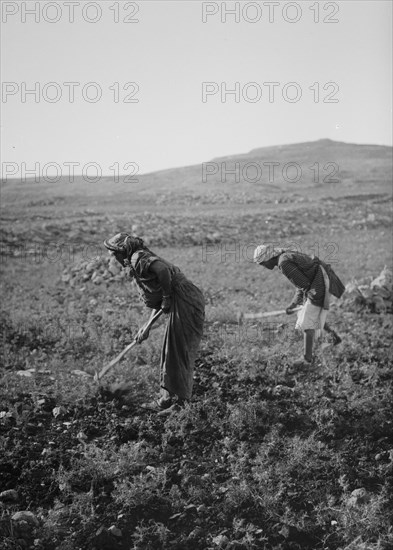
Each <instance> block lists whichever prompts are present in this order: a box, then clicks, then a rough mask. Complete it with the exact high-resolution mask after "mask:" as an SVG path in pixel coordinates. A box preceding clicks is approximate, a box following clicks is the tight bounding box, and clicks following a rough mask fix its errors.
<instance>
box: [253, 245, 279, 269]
mask: <svg viewBox="0 0 393 550" xmlns="http://www.w3.org/2000/svg"><path fill="white" fill-rule="evenodd" d="M283 252H284V249H283V248H274V244H273V243H268V244H266V245H265V244H260V245H259V246H257V247H256V249H255V250H254V262H255V263H256V264H261V263H262V262H268V261H269V260H271V259H272V258H275V257H276V256H279V255H280V254H282V253H283Z"/></svg>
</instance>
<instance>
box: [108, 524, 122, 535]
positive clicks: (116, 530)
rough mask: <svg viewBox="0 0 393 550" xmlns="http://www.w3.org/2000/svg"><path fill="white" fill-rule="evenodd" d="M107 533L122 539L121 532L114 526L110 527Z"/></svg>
mask: <svg viewBox="0 0 393 550" xmlns="http://www.w3.org/2000/svg"><path fill="white" fill-rule="evenodd" d="M108 531H109V532H110V533H111V534H112V535H113V536H115V537H122V536H123V533H122V532H121V530H120V529H119V528H118V527H116V525H111V526H110V527H109V529H108Z"/></svg>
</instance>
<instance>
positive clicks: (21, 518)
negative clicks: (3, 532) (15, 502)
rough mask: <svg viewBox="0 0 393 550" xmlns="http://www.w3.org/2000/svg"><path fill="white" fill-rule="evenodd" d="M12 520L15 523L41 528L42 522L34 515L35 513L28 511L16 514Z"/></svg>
mask: <svg viewBox="0 0 393 550" xmlns="http://www.w3.org/2000/svg"><path fill="white" fill-rule="evenodd" d="M11 519H12V521H15V522H25V523H27V524H29V525H32V526H34V527H39V525H40V522H39V521H38V519H37V517H36V516H35V515H34V514H33V512H29V511H28V510H22V511H20V512H15V514H14V515H13V516H12V517H11Z"/></svg>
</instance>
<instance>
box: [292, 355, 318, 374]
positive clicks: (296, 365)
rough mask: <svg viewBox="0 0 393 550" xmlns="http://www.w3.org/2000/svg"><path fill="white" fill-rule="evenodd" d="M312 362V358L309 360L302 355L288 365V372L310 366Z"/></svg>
mask: <svg viewBox="0 0 393 550" xmlns="http://www.w3.org/2000/svg"><path fill="white" fill-rule="evenodd" d="M313 364H314V358H312V359H311V360H308V359H306V357H303V358H301V359H297V360H296V361H294V362H293V363H292V364H291V365H290V367H289V368H288V372H297V371H300V370H302V369H307V368H309V367H312V366H313Z"/></svg>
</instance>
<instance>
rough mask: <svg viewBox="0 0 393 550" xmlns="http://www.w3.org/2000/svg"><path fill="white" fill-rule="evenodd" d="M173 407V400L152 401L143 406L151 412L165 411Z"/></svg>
mask: <svg viewBox="0 0 393 550" xmlns="http://www.w3.org/2000/svg"><path fill="white" fill-rule="evenodd" d="M172 405H173V401H172V399H167V398H162V397H161V398H160V399H154V400H153V401H150V403H144V404H143V405H142V408H143V409H148V410H150V411H163V410H165V409H169V407H171V406H172Z"/></svg>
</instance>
